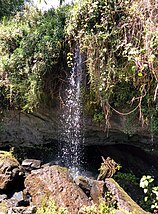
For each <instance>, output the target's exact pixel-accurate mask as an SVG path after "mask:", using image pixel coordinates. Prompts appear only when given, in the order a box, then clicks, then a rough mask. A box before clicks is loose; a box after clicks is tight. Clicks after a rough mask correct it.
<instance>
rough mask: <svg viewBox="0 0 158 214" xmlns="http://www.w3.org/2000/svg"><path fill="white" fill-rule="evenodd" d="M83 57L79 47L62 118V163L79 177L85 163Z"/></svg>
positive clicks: (76, 50) (76, 51) (75, 55)
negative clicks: (82, 88)
mask: <svg viewBox="0 0 158 214" xmlns="http://www.w3.org/2000/svg"><path fill="white" fill-rule="evenodd" d="M81 84H82V57H81V54H80V51H79V48H78V47H77V48H76V49H75V54H74V66H73V68H72V72H71V77H70V78H69V86H68V88H67V89H66V97H65V100H64V101H65V106H64V109H63V114H62V117H61V123H62V124H61V130H62V132H61V133H60V135H61V138H62V143H60V145H61V148H60V150H61V154H60V157H61V158H62V162H63V163H64V165H65V166H66V167H68V168H69V169H70V170H71V172H72V173H73V174H75V175H78V173H79V172H80V170H81V168H82V166H81V165H82V162H83V150H82V146H83V142H84V137H83V118H82V102H81Z"/></svg>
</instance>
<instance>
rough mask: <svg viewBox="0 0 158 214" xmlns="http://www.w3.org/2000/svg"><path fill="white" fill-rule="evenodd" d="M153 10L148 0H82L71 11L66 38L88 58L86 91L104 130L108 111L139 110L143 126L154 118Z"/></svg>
mask: <svg viewBox="0 0 158 214" xmlns="http://www.w3.org/2000/svg"><path fill="white" fill-rule="evenodd" d="M157 12H158V1H152V0H147V1H145V0H141V1H138V0H135V1H130V0H128V1H125V0H109V1H102V0H98V1H95V0H83V1H81V2H80V3H78V4H77V3H76V4H75V5H74V8H73V9H72V13H71V15H70V17H69V19H68V21H67V27H66V29H67V35H68V38H69V39H70V40H71V42H72V43H73V42H76V41H77V42H78V44H79V45H80V49H81V51H82V53H83V54H84V55H85V56H86V58H87V60H86V62H85V63H86V67H87V71H88V74H89V82H90V90H91V91H93V93H94V94H95V99H96V102H97V103H100V105H101V106H102V109H103V112H104V115H105V121H106V125H107V127H109V125H110V124H109V116H110V112H111V111H115V112H117V113H118V114H121V115H128V114H130V113H133V112H135V113H136V114H137V112H138V113H139V119H140V120H141V121H142V123H145V121H149V120H150V118H151V117H152V116H153V114H154V115H157V105H156V100H157V92H158V74H157V66H158V60H157V47H158V33H157V32H158V17H157ZM121 109H124V110H126V109H129V110H128V111H125V112H121Z"/></svg>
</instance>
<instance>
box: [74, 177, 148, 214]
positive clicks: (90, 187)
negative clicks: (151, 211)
mask: <svg viewBox="0 0 158 214" xmlns="http://www.w3.org/2000/svg"><path fill="white" fill-rule="evenodd" d="M76 183H77V184H78V185H79V186H80V187H81V188H82V189H83V190H84V191H85V192H88V194H89V195H90V197H91V198H92V201H93V203H95V204H99V203H100V199H103V200H104V201H105V202H106V203H107V205H109V203H110V204H112V203H115V205H117V208H118V209H120V210H121V209H122V210H124V211H127V212H131V213H133V212H134V211H136V213H137V214H147V212H145V211H144V210H143V209H142V208H141V207H140V206H139V205H138V204H137V203H135V202H134V201H133V200H132V199H131V197H130V196H129V195H128V194H127V193H126V192H125V191H124V190H123V189H122V188H121V187H120V186H119V185H118V183H116V182H115V181H114V179H112V178H106V179H105V181H97V180H93V179H89V178H85V177H82V176H79V177H78V178H77V179H76ZM107 193H110V194H112V197H111V198H110V201H108V200H107V199H106V194H107ZM121 213H125V212H121Z"/></svg>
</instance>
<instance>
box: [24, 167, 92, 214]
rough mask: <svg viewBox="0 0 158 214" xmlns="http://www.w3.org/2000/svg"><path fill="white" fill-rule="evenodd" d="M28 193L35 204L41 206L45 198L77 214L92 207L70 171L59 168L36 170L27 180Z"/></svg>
mask: <svg viewBox="0 0 158 214" xmlns="http://www.w3.org/2000/svg"><path fill="white" fill-rule="evenodd" d="M25 186H26V189H27V191H28V192H29V193H30V195H31V196H32V202H33V204H35V205H37V206H40V204H41V201H42V200H43V199H44V198H49V199H50V198H52V200H54V201H55V202H56V203H57V205H58V206H62V207H65V208H67V210H68V211H69V212H71V213H73V214H77V213H78V211H79V210H80V208H81V207H82V206H84V205H85V206H90V205H91V201H90V200H89V198H88V197H87V196H86V194H85V193H84V192H83V191H82V190H81V189H80V188H79V187H78V186H77V185H76V184H75V183H74V182H73V179H72V177H71V176H70V174H69V172H68V170H67V169H66V168H63V167H59V166H48V167H45V168H42V169H39V170H34V171H32V173H31V174H30V175H28V176H27V178H26V180H25Z"/></svg>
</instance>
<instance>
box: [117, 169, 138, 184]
mask: <svg viewBox="0 0 158 214" xmlns="http://www.w3.org/2000/svg"><path fill="white" fill-rule="evenodd" d="M114 178H115V179H116V181H117V182H118V183H122V181H123V182H124V181H127V182H128V183H130V184H133V185H136V186H138V185H139V179H138V178H137V177H136V176H135V175H134V174H133V173H132V172H128V173H122V172H117V174H116V175H114Z"/></svg>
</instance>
